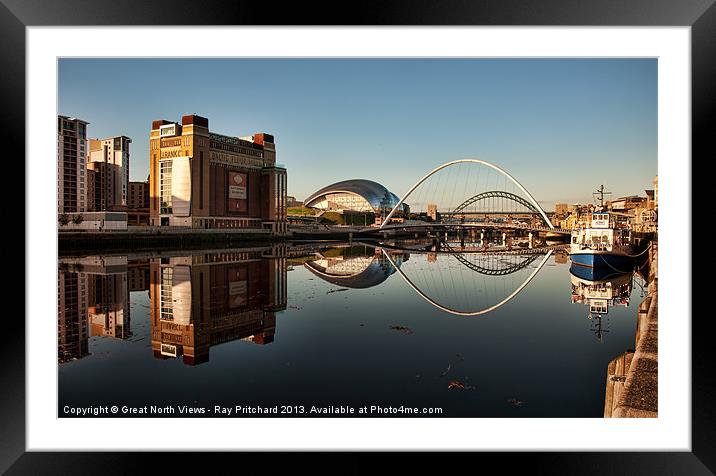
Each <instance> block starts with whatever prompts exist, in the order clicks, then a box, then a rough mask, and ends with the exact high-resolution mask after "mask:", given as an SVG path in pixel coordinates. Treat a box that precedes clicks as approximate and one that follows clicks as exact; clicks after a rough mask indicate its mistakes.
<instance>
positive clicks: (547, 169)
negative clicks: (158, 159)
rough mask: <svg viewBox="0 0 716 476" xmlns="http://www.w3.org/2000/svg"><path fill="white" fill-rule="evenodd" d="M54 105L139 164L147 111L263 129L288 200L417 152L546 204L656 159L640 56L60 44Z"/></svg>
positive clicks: (651, 92)
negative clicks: (111, 48) (97, 50)
mask: <svg viewBox="0 0 716 476" xmlns="http://www.w3.org/2000/svg"><path fill="white" fill-rule="evenodd" d="M58 87H59V100H58V102H59V104H58V113H59V114H62V115H67V116H72V117H78V118H80V119H83V120H86V121H89V122H90V125H89V126H88V133H89V136H90V137H93V138H95V137H97V138H102V137H107V136H113V135H126V136H129V137H131V138H132V145H131V148H130V154H131V165H130V180H137V181H139V180H145V179H146V178H147V175H148V173H149V131H150V128H151V122H152V121H153V120H155V119H167V120H171V121H177V122H179V121H180V120H181V116H182V115H184V114H191V113H196V114H199V115H201V116H204V117H207V118H208V119H209V129H210V130H211V131H213V132H217V133H221V134H226V135H234V136H246V135H251V134H253V133H255V132H268V133H271V134H273V135H274V136H275V138H276V149H277V162H279V163H281V164H284V165H285V166H286V168H287V169H288V194H289V195H293V196H295V197H296V198H297V199H298V200H302V199H304V198H305V197H306V196H308V195H309V194H310V193H312V192H314V191H315V190H317V189H319V188H321V187H323V186H325V185H328V184H329V183H332V182H336V181H339V180H345V179H350V178H366V179H371V180H375V181H377V182H380V183H382V184H383V185H385V186H386V187H387V188H388V189H390V190H391V191H392V192H394V193H395V194H397V195H398V196H402V195H403V194H404V193H405V192H406V191H407V190H408V188H410V186H412V184H413V183H415V182H416V181H417V180H418V179H419V178H420V177H421V176H422V175H423V174H424V173H426V172H427V171H428V170H430V169H432V168H433V167H435V166H437V165H439V164H441V163H444V162H448V161H450V160H455V159H459V158H467V157H473V158H479V159H482V160H486V161H488V162H492V163H494V164H496V165H499V166H500V167H502V168H503V169H505V170H507V171H508V172H510V173H511V174H512V175H513V176H515V177H516V178H517V179H518V180H519V181H520V182H522V184H523V185H524V186H525V187H526V188H527V189H528V190H529V191H530V192H531V193H532V194H533V195H534V196H535V198H537V200H538V201H540V202H541V203H542V204H543V206H545V208H546V209H547V210H550V209H553V206H554V203H555V202H566V203H576V202H581V203H591V202H592V193H591V192H592V191H593V190H595V189H596V187H598V186H599V184H602V183H603V184H604V185H605V188H607V189H608V190H611V191H612V192H613V194H612V197H613V198H616V197H619V196H622V195H632V194H639V195H644V189H650V188H653V187H652V180H653V178H654V176H655V175H656V173H657V60H656V59H223V58H222V59H84V58H82V59H79V58H78V59H61V60H60V61H59V86H58Z"/></svg>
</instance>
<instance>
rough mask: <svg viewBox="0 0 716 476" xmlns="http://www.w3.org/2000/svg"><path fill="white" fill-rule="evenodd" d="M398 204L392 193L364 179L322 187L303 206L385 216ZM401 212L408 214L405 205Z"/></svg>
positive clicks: (397, 199) (398, 200) (398, 199)
mask: <svg viewBox="0 0 716 476" xmlns="http://www.w3.org/2000/svg"><path fill="white" fill-rule="evenodd" d="M398 202H400V198H398V197H397V196H396V195H395V194H394V193H392V192H391V191H390V190H388V189H387V188H385V187H384V186H383V185H381V184H379V183H377V182H373V181H372V180H365V179H352V180H344V181H342V182H336V183H334V184H331V185H328V186H327V187H323V188H322V189H320V190H318V191H317V192H315V193H313V194H312V195H311V196H309V197H308V198H306V200H305V201H304V206H305V207H309V208H315V209H318V210H324V211H337V212H346V211H349V212H361V213H374V214H375V215H376V216H385V215H387V214H388V213H390V211H391V210H392V209H393V208H394V207H395V206H396V205H397V204H398ZM402 208H403V212H404V213H408V211H409V208H408V206H407V205H406V204H403V206H402Z"/></svg>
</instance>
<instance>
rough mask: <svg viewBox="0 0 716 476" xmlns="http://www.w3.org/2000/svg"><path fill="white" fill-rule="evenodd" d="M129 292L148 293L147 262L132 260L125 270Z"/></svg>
mask: <svg viewBox="0 0 716 476" xmlns="http://www.w3.org/2000/svg"><path fill="white" fill-rule="evenodd" d="M127 282H128V283H129V291H130V292H135V291H149V260H141V261H140V260H134V261H132V262H130V263H129V267H128V269H127Z"/></svg>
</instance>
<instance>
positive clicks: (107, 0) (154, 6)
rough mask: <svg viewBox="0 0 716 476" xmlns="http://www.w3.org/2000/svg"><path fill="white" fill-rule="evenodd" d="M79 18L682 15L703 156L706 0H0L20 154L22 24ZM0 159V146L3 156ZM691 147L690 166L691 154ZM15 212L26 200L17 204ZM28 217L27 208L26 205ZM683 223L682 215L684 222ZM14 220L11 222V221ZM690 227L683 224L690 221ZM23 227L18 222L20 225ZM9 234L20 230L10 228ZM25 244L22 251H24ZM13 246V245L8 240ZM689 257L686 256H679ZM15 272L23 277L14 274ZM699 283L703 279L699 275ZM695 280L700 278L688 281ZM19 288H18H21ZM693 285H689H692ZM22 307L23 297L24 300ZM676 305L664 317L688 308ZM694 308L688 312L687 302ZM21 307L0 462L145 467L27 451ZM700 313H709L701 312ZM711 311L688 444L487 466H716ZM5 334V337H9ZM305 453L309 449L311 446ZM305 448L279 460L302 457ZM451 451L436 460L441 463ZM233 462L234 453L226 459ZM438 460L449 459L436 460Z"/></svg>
mask: <svg viewBox="0 0 716 476" xmlns="http://www.w3.org/2000/svg"><path fill="white" fill-rule="evenodd" d="M45 25H46V26H51V25H63V26H79V25H99V26H101V25H130V26H132V25H455V26H459V25H495V26H498V25H499V26H505V25H519V26H528V25H535V26H537V25H546V26H558V25H564V26H688V27H691V48H692V51H691V59H692V64H691V67H692V70H691V77H692V150H693V152H692V157H698V156H702V157H704V158H703V159H702V160H706V159H705V157H706V155H707V154H709V155H708V156H709V157H713V156H714V155H715V154H714V148H715V147H714V145H713V144H714V141H713V140H712V138H711V135H712V133H713V131H714V130H716V128H715V127H714V126H713V118H714V115H715V111H716V107H715V104H716V6H714V0H623V1H613V0H590V1H574V0H552V1H549V2H545V1H544V0H483V1H474V2H466V1H463V0H443V1H414V0H401V1H397V0H396V1H355V2H351V3H350V4H348V3H346V4H342V5H338V2H329V1H325V0H320V1H314V2H310V4H307V3H300V2H295V3H287V2H281V3H280V4H279V3H278V2H277V4H276V5H271V4H270V3H269V2H256V1H254V2H247V1H243V0H242V1H231V2H229V1H219V0H203V1H201V2H196V1H191V0H153V1H151V2H140V1H136V2H133V3H130V2H122V1H116V0H61V1H60V0H57V1H53V0H0V44H2V46H3V48H2V51H1V52H0V77H1V78H2V79H0V83H1V86H2V87H1V90H2V105H3V108H2V114H1V115H0V121H2V131H3V138H4V140H5V141H6V142H5V144H6V146H10V149H11V150H13V151H15V155H14V156H15V157H25V127H26V124H25V118H26V115H25V114H26V111H25V81H26V73H25V71H26V70H25V51H26V44H25V34H26V31H25V29H26V27H28V26H45ZM6 159H8V157H6ZM694 162H695V161H694V160H693V159H692V167H693V164H694ZM15 163H16V166H18V169H19V170H18V171H17V175H16V177H20V176H21V177H24V179H25V183H27V180H28V179H29V177H27V176H26V174H25V171H24V161H21V160H15ZM694 190H695V191H696V193H694V195H693V197H692V198H693V200H692V201H693V203H707V202H704V201H702V200H708V198H707V197H705V192H706V191H707V190H705V189H703V188H701V189H697V188H696V187H694ZM22 207H23V209H22V211H23V214H24V213H25V210H24V202H23V205H22ZM25 218H26V219H28V220H29V219H31V217H27V216H26V217H25ZM689 223H690V222H689ZM18 228H19V227H18ZM688 231H689V233H690V230H688ZM23 233H24V231H23ZM14 241H15V242H19V240H14ZM22 246H23V251H24V253H23V256H24V254H25V253H29V252H31V250H27V249H25V248H24V245H22ZM13 253H14V252H13ZM16 259H17V258H16ZM685 259H689V261H690V262H691V256H688V257H685ZM22 282H23V283H24V280H23V281H22ZM701 286H704V285H701ZM698 289H701V288H698V285H697V290H698ZM23 291H24V295H25V297H26V299H27V298H28V294H27V293H28V289H26V288H23ZM692 295H693V293H692ZM23 311H24V309H23ZM685 311H686V312H685V315H684V316H669V317H670V318H671V317H673V318H688V317H689V316H688V312H689V310H687V309H685ZM694 314H696V313H694ZM21 315H22V313H20V312H13V313H11V314H10V313H6V315H5V316H4V317H5V319H4V330H5V336H6V338H5V339H4V341H3V345H2V346H0V349H1V350H0V352H2V354H3V355H2V357H3V358H2V363H3V365H2V371H1V373H0V381H1V382H2V385H0V389H2V391H0V415H1V417H0V471H7V474H85V473H87V474H90V473H91V474H97V473H98V472H99V473H100V474H132V473H143V472H146V470H147V468H148V467H147V460H148V459H150V458H149V457H150V455H149V454H147V453H143V454H132V455H128V454H127V453H96V452H95V453H55V452H48V453H42V452H25V436H26V435H25V414H26V408H25V338H26V337H28V336H26V335H25V324H24V321H23V320H22V319H21V318H20V316H21ZM699 317H701V318H706V317H708V316H707V315H705V314H704V315H701V316H699ZM712 327H713V325H712V324H711V322H710V319H692V333H693V334H692V450H693V451H692V452H691V453H689V452H678V453H656V452H644V453H631V452H629V453H627V452H616V453H603V452H599V453H574V452H572V453H557V452H554V453H522V455H521V456H522V457H520V458H515V457H513V456H512V455H510V456H506V455H503V454H500V453H495V454H489V453H485V454H481V455H480V456H479V463H478V462H477V461H475V460H473V461H472V462H471V463H470V464H471V465H474V466H475V467H476V468H477V467H483V468H489V467H493V465H494V464H499V465H501V466H504V465H505V461H506V460H507V459H508V460H509V466H510V469H511V470H515V469H517V468H516V466H520V467H522V468H524V470H529V471H530V473H549V474H575V473H580V474H602V473H605V472H606V473H617V474H665V473H673V474H713V472H714V471H716V470H715V469H714V468H716V445H714V442H715V439H716V438H715V436H716V431H715V430H716V421H715V419H714V413H715V411H714V405H713V402H712V398H711V397H712V396H713V395H714V372H713V370H712V367H711V362H712V357H711V352H710V342H709V340H710V336H711V335H712V334H711V332H710V331H712ZM7 336H12V337H7ZM196 456H197V455H196V454H193V453H181V454H177V455H173V456H172V464H171V466H173V467H174V468H177V469H179V468H182V467H183V465H184V462H188V461H191V460H192V459H194V458H196ZM309 456H310V455H309ZM228 458H235V456H232V455H227V454H222V455H218V456H212V466H213V467H214V468H219V467H221V466H220V465H222V463H223V462H226V463H227V464H229V463H230V462H231V460H229V459H228ZM408 459H409V461H408V462H406V460H405V459H404V458H395V459H392V462H391V459H388V461H387V462H386V463H383V469H391V468H393V469H395V468H400V469H405V467H406V464H408V463H411V462H412V463H415V462H417V463H420V462H421V461H422V459H421V458H417V457H416V458H413V457H411V458H408ZM305 461H307V455H296V456H292V457H291V458H289V459H287V461H285V462H283V464H286V465H291V467H295V465H300V464H301V462H305ZM363 461H364V460H363V459H361V458H359V457H358V456H357V455H356V454H352V455H349V456H347V457H345V458H343V459H341V462H340V463H338V462H335V461H333V462H331V463H329V464H327V466H326V467H327V468H331V467H332V468H333V469H335V468H336V466H335V465H336V464H340V465H341V466H339V467H340V468H342V470H340V471H339V472H340V473H344V472H354V471H356V470H357V469H359V468H360V467H361V466H362V465H363V464H366V463H364V462H363ZM450 461H451V460H445V464H448V463H450ZM234 464H236V460H234ZM240 464H241V466H242V469H249V468H251V467H252V466H253V467H255V468H257V469H261V468H264V469H266V468H268V467H270V468H271V471H272V472H273V471H276V470H278V469H279V468H278V466H277V465H278V464H279V463H278V460H277V459H276V458H273V457H271V462H270V464H269V463H268V462H267V460H266V459H265V458H264V457H261V458H242V460H241V461H240ZM446 470H447V469H446Z"/></svg>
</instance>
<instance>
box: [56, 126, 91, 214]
mask: <svg viewBox="0 0 716 476" xmlns="http://www.w3.org/2000/svg"><path fill="white" fill-rule="evenodd" d="M87 124H89V122H87V121H83V120H81V119H76V118H74V117H67V116H59V115H58V116H57V212H58V213H59V214H65V213H77V212H84V211H86V210H87V203H86V195H87V172H86V170H85V168H86V167H85V156H86V155H87V151H86V146H87Z"/></svg>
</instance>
